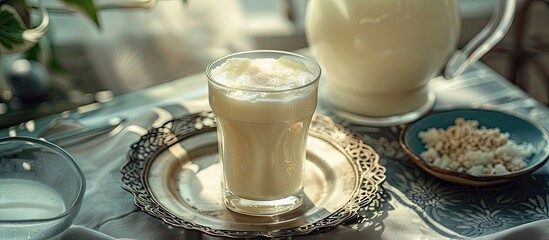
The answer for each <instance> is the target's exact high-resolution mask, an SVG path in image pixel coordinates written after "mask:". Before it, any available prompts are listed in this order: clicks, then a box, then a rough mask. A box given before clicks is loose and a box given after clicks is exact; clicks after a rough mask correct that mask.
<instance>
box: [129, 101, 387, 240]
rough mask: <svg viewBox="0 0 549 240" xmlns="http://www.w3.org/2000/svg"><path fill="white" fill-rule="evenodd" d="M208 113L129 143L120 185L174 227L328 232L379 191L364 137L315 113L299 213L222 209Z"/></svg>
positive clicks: (238, 233) (377, 169)
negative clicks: (262, 213)
mask: <svg viewBox="0 0 549 240" xmlns="http://www.w3.org/2000/svg"><path fill="white" fill-rule="evenodd" d="M217 146H218V145H217V135H216V127H215V121H214V118H213V114H212V113H210V112H203V113H197V114H191V115H187V116H185V117H182V118H179V119H176V120H172V121H169V122H167V123H165V124H164V125H163V126H162V127H159V128H152V129H150V131H149V133H148V134H146V135H144V136H142V137H141V139H140V140H139V141H137V142H136V143H134V144H133V145H132V146H131V149H130V151H129V153H128V162H127V163H126V164H125V165H124V166H123V167H122V170H121V172H122V187H123V188H124V189H126V190H127V191H129V192H131V193H132V194H133V195H134V202H135V204H136V205H137V206H138V207H139V208H141V209H142V210H143V211H145V212H147V213H148V214H150V215H152V216H154V217H157V218H160V219H162V220H163V221H164V222H166V223H167V224H169V225H171V226H175V227H183V228H187V229H194V230H199V231H202V232H204V233H207V234H210V235H215V236H223V237H238V238H251V237H257V236H264V237H289V236H294V235H302V234H310V233H316V232H322V231H328V230H330V229H332V228H333V227H336V226H337V225H339V224H341V223H344V222H346V221H348V220H350V219H353V218H354V217H355V216H356V215H357V213H358V212H359V210H361V208H362V207H365V206H367V205H368V204H369V203H370V202H371V201H372V199H374V198H375V197H376V195H377V194H378V186H379V185H380V184H381V182H383V180H384V179H385V168H384V167H383V166H381V165H379V163H378V160H379V156H378V154H377V153H376V152H375V151H374V150H373V149H372V148H371V147H369V146H367V145H365V144H364V143H363V142H362V138H361V137H360V136H359V135H356V134H354V133H352V132H350V131H349V130H347V129H345V128H343V127H341V126H339V125H337V124H334V123H333V122H332V121H331V120H330V119H329V118H328V117H326V116H322V115H315V116H314V118H313V121H312V124H311V128H310V131H309V138H308V141H307V157H306V160H307V161H306V167H305V168H306V178H305V182H304V189H305V195H306V199H305V202H304V205H303V206H302V207H301V209H300V210H299V211H294V212H291V213H287V214H282V215H279V216H275V217H253V216H246V215H241V214H238V213H234V212H231V211H229V210H227V209H226V208H225V206H224V204H223V201H222V197H221V179H220V168H219V163H218V152H217Z"/></svg>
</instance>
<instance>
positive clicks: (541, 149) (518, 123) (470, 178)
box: [400, 109, 549, 186]
mask: <svg viewBox="0 0 549 240" xmlns="http://www.w3.org/2000/svg"><path fill="white" fill-rule="evenodd" d="M458 117H462V118H465V119H466V120H477V121H479V126H485V127H487V128H496V127H497V128H499V129H501V132H508V133H509V134H510V136H509V139H511V140H514V141H515V142H517V143H522V142H528V143H531V144H532V145H533V146H534V149H535V152H534V154H533V155H532V156H530V157H529V158H528V166H526V167H525V168H523V169H521V170H519V171H515V172H510V173H505V174H496V175H482V176H474V175H470V174H467V173H459V172H454V171H449V170H445V169H441V168H438V167H436V166H434V165H432V164H431V163H430V162H429V161H427V160H423V159H421V158H420V157H419V156H420V154H421V153H422V152H423V151H425V150H426V148H425V146H424V145H423V142H422V141H421V139H420V138H419V137H418V133H419V132H420V131H426V130H427V129H429V128H432V127H435V128H443V129H447V128H448V127H450V126H451V125H454V123H455V119H456V118H458ZM400 144H401V146H402V148H403V149H404V151H405V152H406V154H408V156H409V157H410V158H411V159H412V160H413V161H414V162H415V163H416V164H417V165H419V166H420V167H421V168H422V169H424V170H425V171H427V172H429V173H430V174H432V175H434V176H436V177H438V178H440V179H444V180H447V181H451V182H455V183H459V184H467V185H475V186H486V185H493V184H498V183H503V182H508V181H512V180H514V179H516V178H518V177H520V176H523V175H525V174H529V173H532V172H534V171H535V170H537V169H538V168H540V167H541V166H543V164H544V163H545V162H546V161H547V159H548V156H549V134H548V132H547V130H546V129H545V128H543V127H542V126H541V125H539V124H536V123H534V122H532V121H530V120H528V119H526V118H525V117H522V116H519V115H515V114H511V113H506V112H503V111H497V110H490V109H454V110H446V111H435V112H432V113H430V114H428V115H427V116H425V117H423V118H422V119H420V120H418V121H416V122H414V123H412V124H410V125H408V127H407V128H405V129H404V130H403V131H402V133H401V137H400Z"/></svg>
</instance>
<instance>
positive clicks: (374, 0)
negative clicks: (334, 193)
mask: <svg viewBox="0 0 549 240" xmlns="http://www.w3.org/2000/svg"><path fill="white" fill-rule="evenodd" d="M496 1H497V2H496V7H495V10H494V13H493V14H492V18H491V19H490V22H489V23H488V25H487V26H486V27H485V28H484V30H483V31H481V32H480V33H479V34H478V35H477V36H476V37H475V38H473V40H471V41H470V42H469V43H468V44H467V45H466V46H465V48H464V49H463V50H462V51H456V46H457V42H458V39H459V34H460V27H461V19H460V10H459V1H458V0H309V3H308V6H307V12H306V18H305V27H306V36H307V40H308V42H309V47H310V49H311V52H312V54H313V56H314V57H315V58H316V60H317V61H318V62H319V64H320V65H321V67H322V70H323V73H324V76H325V84H326V86H325V92H324V99H323V100H324V101H325V103H326V104H327V105H328V106H329V107H330V109H331V110H332V111H333V112H334V113H336V114H337V115H340V116H341V117H343V118H345V119H347V120H349V121H351V122H354V123H359V124H365V125H371V126H391V125H397V124H402V123H406V122H411V121H413V120H415V119H417V118H419V117H421V116H422V115H423V114H425V113H426V112H428V111H430V110H431V109H432V107H433V105H434V102H435V94H434V93H433V92H431V91H429V89H428V85H427V83H428V81H429V80H430V79H432V78H434V77H436V76H438V75H439V74H440V73H441V70H442V68H443V67H444V68H445V70H444V76H445V77H446V78H453V77H455V76H458V75H459V74H461V73H462V72H463V71H464V70H465V69H466V68H467V67H468V66H469V65H471V64H472V63H474V62H476V61H477V60H478V59H479V58H480V57H481V56H482V55H484V54H485V53H486V52H487V51H488V50H489V49H490V48H492V47H493V46H494V45H495V44H496V43H497V42H499V41H500V40H501V39H502V38H503V36H504V35H505V33H506V32H507V30H508V29H509V26H510V24H511V22H512V19H513V15H514V11H515V5H516V2H515V0H496Z"/></svg>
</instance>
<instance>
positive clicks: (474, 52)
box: [444, 0, 516, 79]
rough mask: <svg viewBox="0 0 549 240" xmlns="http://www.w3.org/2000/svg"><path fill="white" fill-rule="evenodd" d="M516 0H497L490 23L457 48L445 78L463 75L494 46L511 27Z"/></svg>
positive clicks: (448, 64)
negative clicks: (461, 46) (462, 46)
mask: <svg viewBox="0 0 549 240" xmlns="http://www.w3.org/2000/svg"><path fill="white" fill-rule="evenodd" d="M515 8H516V0H496V5H495V8H494V12H493V13H492V17H490V21H489V22H488V24H487V25H486V26H485V27H484V29H482V31H481V32H480V33H479V34H477V35H476V36H475V37H474V38H473V39H472V40H471V41H470V42H469V43H467V44H466V45H465V47H464V48H463V50H457V51H456V52H455V53H454V54H453V55H452V57H451V58H450V60H449V61H448V63H447V64H446V67H445V69H444V78H446V79H451V78H454V77H457V76H459V75H461V74H462V73H463V72H464V71H465V69H467V67H469V66H470V65H471V64H473V63H475V62H476V61H477V60H479V59H480V58H481V57H482V56H484V54H486V53H487V52H488V51H489V50H490V49H491V48H492V47H494V46H495V45H496V44H497V43H498V42H499V41H501V39H503V37H504V36H505V33H507V31H508V30H509V27H511V23H512V22H513V17H514V15H515Z"/></svg>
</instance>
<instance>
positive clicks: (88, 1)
mask: <svg viewBox="0 0 549 240" xmlns="http://www.w3.org/2000/svg"><path fill="white" fill-rule="evenodd" d="M61 2H63V4H64V5H65V7H67V8H70V9H74V10H77V11H79V12H82V13H83V14H84V15H86V16H88V17H89V18H90V19H91V20H92V21H93V22H94V23H95V25H96V26H97V27H98V28H101V25H100V24H99V18H98V17H97V8H96V7H95V3H94V2H93V0H61Z"/></svg>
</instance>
